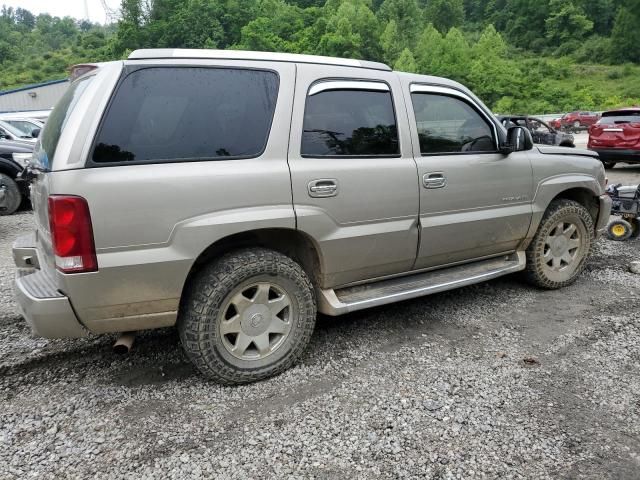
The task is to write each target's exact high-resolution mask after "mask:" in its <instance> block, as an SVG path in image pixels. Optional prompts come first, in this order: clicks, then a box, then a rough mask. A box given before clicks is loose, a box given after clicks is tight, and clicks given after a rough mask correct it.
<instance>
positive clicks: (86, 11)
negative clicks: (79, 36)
mask: <svg viewBox="0 0 640 480" xmlns="http://www.w3.org/2000/svg"><path fill="white" fill-rule="evenodd" d="M84 19H85V20H86V21H87V22H90V21H91V19H90V18H89V3H88V0H84Z"/></svg>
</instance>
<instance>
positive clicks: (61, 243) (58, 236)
mask: <svg viewBox="0 0 640 480" xmlns="http://www.w3.org/2000/svg"><path fill="white" fill-rule="evenodd" d="M49 226H50V228H51V242H52V245H53V253H54V255H55V258H56V267H57V268H58V270H60V271H61V272H64V273H85V272H95V271H96V270H98V260H97V258H96V247H95V245H94V243H93V229H92V228H91V216H90V215H89V205H88V204H87V201H86V200H85V199H84V198H82V197H76V196H71V195H51V196H50V197H49Z"/></svg>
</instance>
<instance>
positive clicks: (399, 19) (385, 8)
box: [378, 0, 422, 50]
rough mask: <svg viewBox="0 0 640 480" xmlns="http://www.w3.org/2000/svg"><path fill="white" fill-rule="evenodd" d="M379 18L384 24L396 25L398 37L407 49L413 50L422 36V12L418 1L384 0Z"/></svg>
mask: <svg viewBox="0 0 640 480" xmlns="http://www.w3.org/2000/svg"><path fill="white" fill-rule="evenodd" d="M378 18H379V19H380V21H381V22H382V23H383V24H386V23H388V22H390V21H392V20H393V21H394V22H395V23H396V26H397V29H398V35H399V37H400V39H401V40H400V41H401V44H402V48H401V49H400V50H402V49H403V48H405V47H409V48H412V47H413V46H414V45H415V43H416V41H417V39H418V35H419V34H420V28H421V24H422V22H421V19H422V10H420V7H418V3H417V2H416V0H384V2H382V4H381V5H380V9H379V10H378Z"/></svg>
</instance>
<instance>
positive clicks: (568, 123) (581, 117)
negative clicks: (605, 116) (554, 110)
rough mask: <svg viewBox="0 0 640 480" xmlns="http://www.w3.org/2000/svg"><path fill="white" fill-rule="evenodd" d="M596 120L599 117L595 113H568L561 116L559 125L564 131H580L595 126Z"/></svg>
mask: <svg viewBox="0 0 640 480" xmlns="http://www.w3.org/2000/svg"><path fill="white" fill-rule="evenodd" d="M598 120H600V115H598V114H597V113H596V112H569V113H565V114H564V115H563V116H562V118H561V119H560V124H561V126H562V127H563V128H565V129H569V128H573V129H574V130H580V129H583V128H589V127H590V126H591V125H595V123H596V122H597V121H598Z"/></svg>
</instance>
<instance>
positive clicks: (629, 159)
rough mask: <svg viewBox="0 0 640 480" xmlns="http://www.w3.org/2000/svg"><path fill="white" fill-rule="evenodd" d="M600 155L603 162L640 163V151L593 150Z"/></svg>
mask: <svg viewBox="0 0 640 480" xmlns="http://www.w3.org/2000/svg"><path fill="white" fill-rule="evenodd" d="M592 150H593V151H594V152H597V153H598V155H600V160H602V161H603V162H625V163H640V150H624V149H616V148H592Z"/></svg>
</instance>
